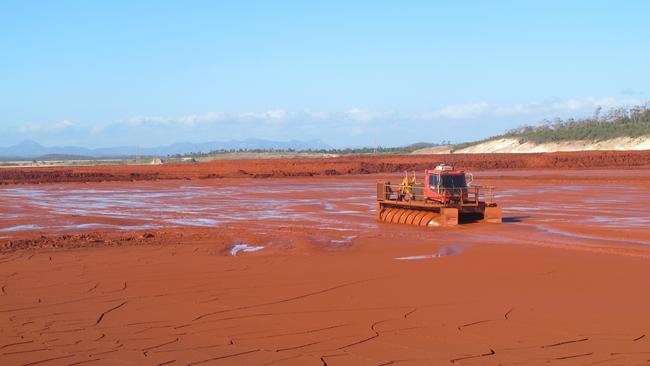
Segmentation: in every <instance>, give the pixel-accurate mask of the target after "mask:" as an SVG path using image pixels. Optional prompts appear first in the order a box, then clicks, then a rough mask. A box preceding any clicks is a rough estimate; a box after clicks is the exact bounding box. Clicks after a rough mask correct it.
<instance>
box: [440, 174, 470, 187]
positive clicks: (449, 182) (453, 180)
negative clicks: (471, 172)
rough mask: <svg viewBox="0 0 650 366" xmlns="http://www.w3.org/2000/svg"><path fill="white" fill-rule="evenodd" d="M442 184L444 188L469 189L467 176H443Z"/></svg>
mask: <svg viewBox="0 0 650 366" xmlns="http://www.w3.org/2000/svg"><path fill="white" fill-rule="evenodd" d="M440 178H441V184H440V186H441V187H443V188H467V182H466V181H465V174H456V175H441V176H440Z"/></svg>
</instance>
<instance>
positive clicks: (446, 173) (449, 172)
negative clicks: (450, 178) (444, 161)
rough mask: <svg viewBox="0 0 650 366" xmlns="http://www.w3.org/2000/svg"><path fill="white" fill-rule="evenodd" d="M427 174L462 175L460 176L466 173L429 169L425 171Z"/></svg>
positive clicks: (462, 171)
mask: <svg viewBox="0 0 650 366" xmlns="http://www.w3.org/2000/svg"><path fill="white" fill-rule="evenodd" d="M425 173H427V174H430V173H435V174H441V175H460V174H465V171H464V170H440V169H427V170H425Z"/></svg>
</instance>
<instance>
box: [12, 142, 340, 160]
mask: <svg viewBox="0 0 650 366" xmlns="http://www.w3.org/2000/svg"><path fill="white" fill-rule="evenodd" d="M329 148H331V147H330V146H328V145H327V144H325V143H324V142H322V141H320V140H311V141H298V140H291V141H270V140H261V139H254V138H250V139H246V140H231V141H212V142H204V143H191V142H181V143H176V144H172V145H166V146H158V147H142V148H140V151H139V153H140V155H142V156H160V157H164V156H168V155H176V154H189V153H207V152H210V151H215V150H239V149H248V150H253V149H263V150H271V149H275V150H288V149H293V150H309V149H312V150H319V149H329ZM137 150H138V148H137V147H136V146H119V147H106V148H96V149H89V148H85V147H78V146H57V147H50V146H43V145H41V144H39V143H37V142H35V141H31V140H25V141H23V142H21V143H20V144H18V145H14V146H9V147H0V157H1V158H3V160H7V159H13V158H16V159H25V158H29V159H36V160H38V159H37V158H39V157H45V156H64V155H65V156H78V157H84V158H114V157H127V156H135V155H136V152H137Z"/></svg>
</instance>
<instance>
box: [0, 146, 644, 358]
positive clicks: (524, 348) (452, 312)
mask: <svg viewBox="0 0 650 366" xmlns="http://www.w3.org/2000/svg"><path fill="white" fill-rule="evenodd" d="M633 154H634V153H633ZM588 156H591V155H588ZM638 156H645V155H643V154H641V155H638ZM591 158H593V156H591ZM591 158H590V159H591ZM601 158H602V157H601ZM396 159H398V160H399V159H401V158H396ZM640 161H641V160H638V162H639V164H640V165H644V164H646V163H644V164H641V162H640ZM377 163H378V162H377ZM215 164H216V163H215ZM228 164H230V163H228ZM246 164H250V162H245V163H241V166H242V169H243V168H246ZM285 164H286V162H285ZM333 164H334V163H333ZM395 164H402V163H399V162H395ZM404 164H406V163H404ZM418 164H419V163H418ZM187 167H188V169H190V168H194V167H195V166H187ZM402 168H403V167H402V166H400V169H397V168H395V170H396V171H400V170H402ZM120 169H126V168H120ZM152 169H154V168H152ZM156 169H161V168H159V167H156ZM165 169H166V168H165ZM196 169H199V168H196ZM201 169H204V168H201ZM224 169H225V168H224ZM246 169H251V168H246ZM265 169H269V168H267V167H265V168H263V169H262V168H259V169H258V170H256V171H257V173H256V174H260V172H264V171H266V170H265ZM296 169H297V170H296V171H300V169H298V168H296ZM319 169H321V168H319ZM381 169H384V168H381ZM391 169H393V168H391ZM221 171H222V172H223V171H225V170H221ZM197 172H198V170H197ZM202 172H203V173H205V172H206V171H205V170H203V171H202ZM203 173H201V174H203ZM357 173H359V172H357ZM364 173H367V172H364ZM474 173H475V176H476V178H477V183H478V184H489V185H495V186H497V187H498V190H497V193H498V195H497V197H496V201H497V202H499V204H500V205H501V206H502V207H503V208H504V223H503V224H501V225H499V224H481V223H468V224H465V225H460V226H458V227H448V228H435V229H433V228H419V227H410V226H404V225H395V224H384V223H378V222H376V221H375V213H374V209H375V204H374V203H375V201H374V199H375V197H374V195H375V185H374V183H375V181H376V180H379V179H387V178H388V179H391V180H397V179H399V176H398V175H397V174H394V175H386V174H383V175H349V176H331V177H293V178H284V179H230V178H224V179H209V180H198V179H196V180H164V181H152V182H150V181H139V182H103V183H93V184H81V183H64V184H48V185H30V184H24V185H7V186H4V187H0V202H2V211H0V245H1V247H2V252H1V253H0V281H1V282H0V288H1V291H0V325H1V327H0V364H2V365H30V364H37V365H41V364H43V365H74V364H82V365H85V364H89V365H116V364H134V365H141V364H145V365H158V364H169V365H213V364H214V365H219V364H222V365H268V364H271V365H275V364H277V365H385V364H397V365H399V364H404V365H442V364H455V365H541V364H544V365H546V364H551V365H555V364H557V365H638V364H647V363H648V362H650V361H648V360H650V353H649V352H650V317H649V316H648V309H650V284H648V282H647V278H650V258H649V257H650V246H649V245H650V230H648V228H649V227H650V205H648V202H650V169H649V168H626V169H618V168H617V169H563V170H555V169H497V170H475V171H474ZM183 174H184V176H185V177H188V176H187V175H186V174H185V173H183ZM224 175H227V174H224ZM192 177H198V173H197V175H196V176H192ZM244 244H245V245H248V246H249V248H256V249H258V250H257V251H254V252H245V251H240V252H238V253H236V255H233V253H232V252H233V248H241V247H237V245H244ZM260 247H263V248H260ZM418 258H420V259H418Z"/></svg>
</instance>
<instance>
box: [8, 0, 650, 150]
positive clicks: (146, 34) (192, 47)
mask: <svg viewBox="0 0 650 366" xmlns="http://www.w3.org/2000/svg"><path fill="white" fill-rule="evenodd" d="M648 14H650V2H648V1H620V2H610V1H607V2H606V1H572V2H566V1H543V2H542V1H539V2H530V1H510V2H498V1H491V2H486V1H465V2H459V1H448V2H432V1H426V2H425V1H423V2H407V3H398V2H388V1H386V2H380V1H368V2H356V3H354V4H352V3H351V2H347V1H340V2H339V1H328V2H322V3H321V4H314V3H313V2H305V1H295V2H293V1H284V2H283V1H277V2H271V1H259V2H249V1H231V2H226V1H224V2H217V1H110V2H109V1H106V2H100V1H26V0H25V1H14V0H9V1H3V2H1V3H0V50H1V52H0V145H10V144H14V143H17V142H20V141H22V140H24V139H33V140H36V141H38V142H41V143H43V144H46V145H70V144H73V145H80V146H86V147H100V146H114V145H130V144H138V145H141V146H155V145H161V144H168V143H173V142H180V141H191V142H204V141H211V140H230V139H243V138H248V137H255V138H265V139H275V140H289V139H300V140H310V139H321V140H323V141H325V142H326V143H328V144H330V145H334V146H358V145H373V144H375V143H377V144H380V145H384V146H387V145H400V144H406V143H411V142H416V141H430V142H440V141H442V140H451V141H455V142H460V141H466V140H471V139H478V138H482V137H486V136H490V135H494V134H498V133H501V132H502V131H504V130H505V129H508V128H512V127H516V126H519V125H522V124H525V123H536V122H539V121H541V120H542V119H543V118H553V117H557V116H559V117H569V116H584V115H588V114H591V113H592V112H593V109H594V108H595V107H596V106H599V105H600V106H603V107H605V108H609V107H616V106H621V105H630V104H637V103H642V102H645V101H647V100H648V99H650V96H649V95H650V94H649V93H650V90H648V85H650V72H648V65H650V47H649V46H650V43H649V42H650V22H649V21H648Z"/></svg>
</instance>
